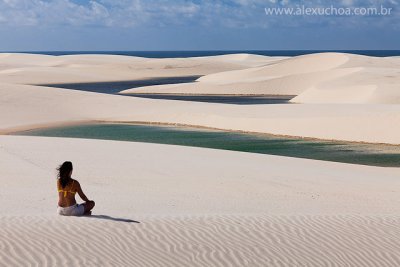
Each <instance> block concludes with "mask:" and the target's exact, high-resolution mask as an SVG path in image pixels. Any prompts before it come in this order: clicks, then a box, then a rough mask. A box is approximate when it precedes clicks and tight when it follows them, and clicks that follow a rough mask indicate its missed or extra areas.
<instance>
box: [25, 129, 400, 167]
mask: <svg viewBox="0 0 400 267" xmlns="http://www.w3.org/2000/svg"><path fill="white" fill-rule="evenodd" d="M18 135H30V136H48V137H74V138H89V139H104V140H120V141H135V142H147V143H159V144H173V145H182V146H194V147H207V148H215V149H225V150H234V151H243V152H251V153H261V154H271V155H281V156H288V157H296V158H308V159H317V160H325V161H335V162H345V163H354V164H363V165H372V166H385V167H400V147H399V146H390V145H373V144H359V143H347V142H330V141H316V140H304V139H300V138H284V137H276V136H272V135H266V134H245V133H236V132H225V131H217V130H204V129H197V128H187V127H172V126H158V125H157V126H154V125H141V124H91V125H80V126H70V127H60V128H51V129H41V130H32V131H26V132H22V133H19V134H18Z"/></svg>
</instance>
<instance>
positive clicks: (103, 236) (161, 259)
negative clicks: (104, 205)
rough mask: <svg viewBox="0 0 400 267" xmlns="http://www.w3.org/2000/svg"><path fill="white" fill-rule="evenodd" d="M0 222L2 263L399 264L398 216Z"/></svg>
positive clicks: (29, 219)
mask: <svg viewBox="0 0 400 267" xmlns="http://www.w3.org/2000/svg"><path fill="white" fill-rule="evenodd" d="M1 222H2V227H1V229H0V236H5V238H4V239H2V240H1V241H0V244H1V243H3V244H2V250H0V258H1V259H2V263H3V264H5V265H6V266H27V265H30V264H31V263H32V262H35V263H36V264H37V265H39V266H174V267H175V266H372V267H375V266H398V265H400V253H399V251H398V247H399V246H400V239H399V235H398V233H399V232H400V228H399V225H400V218H399V217H396V216H394V217H390V216H389V217H377V216H368V217H363V216H357V215H354V216H260V217H252V216H225V217H224V216H204V217H179V218H157V219H145V220H143V221H142V222H141V224H135V223H124V222H114V221H112V220H111V221H110V220H103V219H97V218H49V217H37V216H35V217H30V216H21V217H10V218H1ZM16 228H17V229H16ZM61 229H62V230H61ZM16 230H18V231H16ZM10 233H13V235H12V236H13V238H10V235H9V234H10ZM16 240H23V241H24V242H17V241H16ZM82 240H85V242H84V243H82ZM77 251H79V253H77ZM288 255H290V256H288Z"/></svg>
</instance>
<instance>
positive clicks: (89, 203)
mask: <svg viewBox="0 0 400 267" xmlns="http://www.w3.org/2000/svg"><path fill="white" fill-rule="evenodd" d="M83 206H84V207H85V214H87V213H89V212H90V211H91V210H92V209H93V208H94V206H95V203H94V201H87V202H85V203H83Z"/></svg>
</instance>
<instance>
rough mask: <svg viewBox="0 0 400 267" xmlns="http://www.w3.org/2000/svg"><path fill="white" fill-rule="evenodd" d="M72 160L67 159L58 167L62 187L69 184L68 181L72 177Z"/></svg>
mask: <svg viewBox="0 0 400 267" xmlns="http://www.w3.org/2000/svg"><path fill="white" fill-rule="evenodd" d="M72 169H73V167H72V162H70V161H66V162H64V163H63V164H61V165H60V167H58V168H57V171H58V179H59V180H60V184H61V187H62V188H64V187H65V186H67V184H68V182H69V181H70V179H71V176H70V174H71V171H72Z"/></svg>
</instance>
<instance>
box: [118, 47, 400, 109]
mask: <svg viewBox="0 0 400 267" xmlns="http://www.w3.org/2000/svg"><path fill="white" fill-rule="evenodd" d="M399 69H400V60H399V59H398V58H395V57H388V58H376V57H367V56H359V55H351V54H341V53H321V54H313V55H305V56H299V57H293V58H288V59H279V60H277V61H273V62H271V63H270V64H267V65H264V66H258V67H253V68H248V69H244V70H233V71H226V72H221V73H214V74H209V75H205V76H203V77H201V78H200V79H198V82H196V83H189V84H176V85H161V86H148V87H142V88H135V89H130V90H124V91H122V92H121V93H122V94H134V93H164V94H232V95H246V94H247V95H253V94H256V95H271V94H274V95H298V96H297V97H296V98H294V99H293V100H292V102H293V103H338V104H342V103H356V104H362V103H373V104H399V103H400V89H399V86H398V84H399V83H400V70H399Z"/></svg>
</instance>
